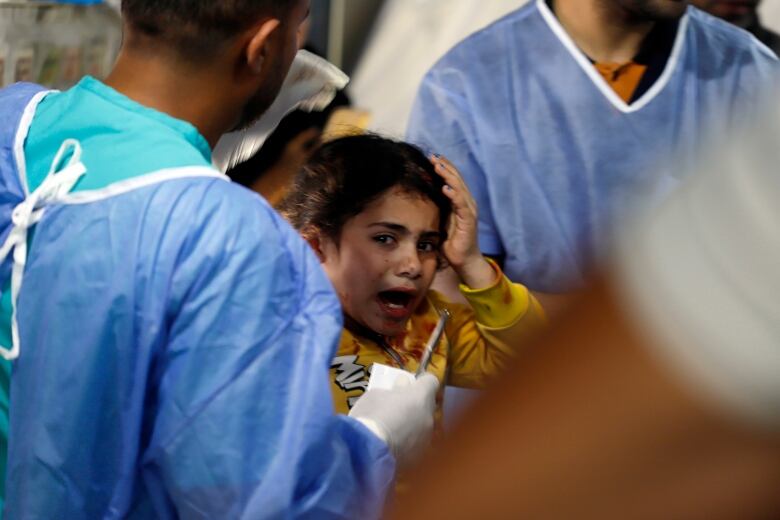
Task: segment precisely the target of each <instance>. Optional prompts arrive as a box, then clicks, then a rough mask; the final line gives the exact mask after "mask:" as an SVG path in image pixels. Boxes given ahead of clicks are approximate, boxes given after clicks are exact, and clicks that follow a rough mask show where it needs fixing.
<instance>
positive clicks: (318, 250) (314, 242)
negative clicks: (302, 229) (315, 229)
mask: <svg viewBox="0 0 780 520" xmlns="http://www.w3.org/2000/svg"><path fill="white" fill-rule="evenodd" d="M306 241H307V242H308V243H309V245H310V246H311V248H312V249H313V250H314V253H315V254H316V255H317V258H319V259H320V263H325V253H324V252H323V250H322V241H321V240H320V235H319V233H313V234H311V235H310V236H308V237H307V238H306Z"/></svg>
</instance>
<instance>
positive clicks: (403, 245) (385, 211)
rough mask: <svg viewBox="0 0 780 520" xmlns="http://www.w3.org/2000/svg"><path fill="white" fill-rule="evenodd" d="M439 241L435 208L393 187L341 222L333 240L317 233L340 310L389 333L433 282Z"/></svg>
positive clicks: (395, 330)
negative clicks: (340, 228) (337, 237)
mask: <svg viewBox="0 0 780 520" xmlns="http://www.w3.org/2000/svg"><path fill="white" fill-rule="evenodd" d="M441 240H442V237H441V234H440V232H439V208H437V207H436V205H435V204H434V203H433V202H432V201H430V200H429V199H426V198H424V197H422V196H420V195H415V194H409V193H406V192H404V191H402V190H401V189H400V188H398V187H394V188H391V189H390V190H388V191H387V192H385V193H384V194H383V195H382V196H380V197H379V198H378V199H376V200H375V201H374V202H372V203H371V204H369V205H368V206H366V208H365V209H364V210H363V211H362V212H361V213H359V214H358V215H356V216H354V217H353V218H351V219H349V220H348V221H347V222H346V223H345V224H344V227H343V228H342V230H341V238H340V240H339V243H338V244H336V243H335V242H334V241H333V240H330V239H327V238H322V237H320V241H319V252H320V255H321V256H320V257H321V259H322V263H323V267H324V268H325V271H326V272H327V274H328V276H329V277H330V280H331V282H333V285H334V286H335V288H336V291H337V292H338V294H339V298H340V299H341V304H342V306H343V307H344V312H345V313H346V314H347V315H348V316H350V317H351V318H352V319H353V320H355V321H357V322H358V323H360V324H361V325H363V326H365V327H368V328H369V329H371V330H373V331H374V332H377V333H379V334H382V335H384V336H395V335H397V334H400V333H401V332H403V331H404V329H405V327H406V322H407V321H408V320H409V317H410V316H411V315H412V312H413V311H414V309H415V308H417V306H418V305H419V304H420V302H421V301H422V300H423V298H425V294H426V293H427V291H428V288H429V287H430V285H431V282H433V277H434V276H435V274H436V267H437V258H438V251H439V246H440V243H441Z"/></svg>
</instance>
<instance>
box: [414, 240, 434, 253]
mask: <svg viewBox="0 0 780 520" xmlns="http://www.w3.org/2000/svg"><path fill="white" fill-rule="evenodd" d="M417 249H419V250H420V251H422V252H424V253H435V252H436V251H438V250H439V244H437V243H436V242H420V243H418V244H417Z"/></svg>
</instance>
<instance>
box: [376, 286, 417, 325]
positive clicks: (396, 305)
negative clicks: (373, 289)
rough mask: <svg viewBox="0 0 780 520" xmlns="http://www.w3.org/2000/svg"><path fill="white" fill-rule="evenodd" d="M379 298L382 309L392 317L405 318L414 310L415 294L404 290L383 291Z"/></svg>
mask: <svg viewBox="0 0 780 520" xmlns="http://www.w3.org/2000/svg"><path fill="white" fill-rule="evenodd" d="M377 300H378V301H379V305H380V307H382V310H383V311H384V312H385V314H387V315H388V316H389V317H391V318H396V319H403V318H406V317H408V316H409V315H410V314H411V312H412V308H411V307H412V303H413V301H414V294H413V293H409V292H403V291H381V292H380V293H379V294H378V296H377Z"/></svg>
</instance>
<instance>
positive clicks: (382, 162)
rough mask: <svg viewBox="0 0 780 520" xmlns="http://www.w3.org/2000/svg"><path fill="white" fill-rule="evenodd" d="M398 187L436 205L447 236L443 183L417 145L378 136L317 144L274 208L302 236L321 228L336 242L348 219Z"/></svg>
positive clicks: (448, 207)
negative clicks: (285, 193) (284, 195)
mask: <svg viewBox="0 0 780 520" xmlns="http://www.w3.org/2000/svg"><path fill="white" fill-rule="evenodd" d="M395 186H399V187H400V188H401V189H402V190H404V191H405V192H407V193H409V194H410V195H419V196H421V197H424V198H426V199H429V200H430V201H432V202H433V203H434V204H435V205H436V207H437V208H439V222H440V232H441V233H442V238H445V237H446V231H447V223H448V221H449V215H450V211H451V209H452V208H451V204H450V200H449V199H448V198H447V197H446V196H445V195H444V193H442V188H443V187H444V181H443V180H442V178H441V177H440V176H439V175H438V174H437V173H436V171H435V170H434V168H433V165H432V164H431V162H430V161H429V160H428V158H427V157H426V156H425V154H424V153H423V152H422V151H421V150H420V149H419V148H417V147H415V146H413V145H411V144H408V143H404V142H398V141H393V140H391V139H387V138H384V137H380V136H377V135H355V136H350V137H343V138H341V139H336V140H334V141H331V142H329V143H326V144H324V145H322V146H321V147H320V148H319V149H317V150H316V151H315V152H314V154H313V155H312V157H311V159H309V161H308V162H307V163H306V165H305V166H304V167H303V168H302V169H301V171H300V172H299V173H298V175H297V176H296V177H295V179H294V181H293V186H292V188H291V189H290V191H289V193H288V195H287V197H286V198H285V199H284V200H283V201H282V203H281V205H280V207H279V209H280V211H281V212H282V214H283V215H284V216H285V217H286V218H287V220H289V221H290V223H291V224H292V225H293V227H295V228H296V229H297V230H298V231H299V232H301V234H302V235H303V236H304V237H306V238H310V237H311V235H312V234H313V233H315V232H320V233H323V234H325V235H326V236H328V237H330V238H332V239H333V240H336V241H338V239H339V237H340V234H341V229H342V228H343V226H344V224H345V223H346V221H347V220H349V219H350V218H352V217H354V216H355V215H357V214H358V213H360V212H361V211H363V210H364V209H365V207H366V206H367V205H369V204H370V203H371V202H373V201H374V200H376V199H377V198H379V197H380V196H381V195H382V194H383V193H385V192H386V191H388V190H389V189H391V188H393V187H395Z"/></svg>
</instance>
